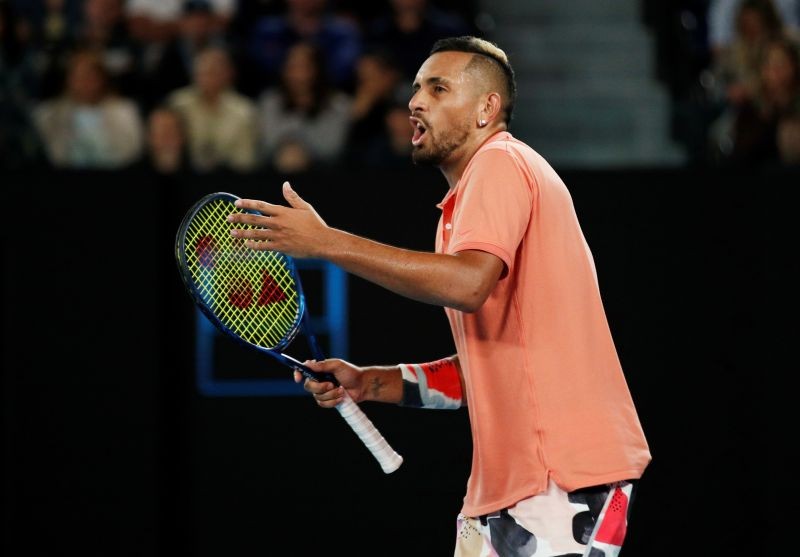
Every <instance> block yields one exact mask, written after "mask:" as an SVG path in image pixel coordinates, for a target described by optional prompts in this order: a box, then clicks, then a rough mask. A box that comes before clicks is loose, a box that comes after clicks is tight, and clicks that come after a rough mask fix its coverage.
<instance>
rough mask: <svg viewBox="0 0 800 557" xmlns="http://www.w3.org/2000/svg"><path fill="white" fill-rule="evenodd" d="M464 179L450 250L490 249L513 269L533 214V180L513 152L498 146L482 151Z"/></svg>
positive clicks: (488, 250) (453, 251)
mask: <svg viewBox="0 0 800 557" xmlns="http://www.w3.org/2000/svg"><path fill="white" fill-rule="evenodd" d="M464 180H465V182H464V184H463V189H462V191H461V192H460V193H459V195H458V198H457V201H456V206H455V209H454V211H453V219H452V227H453V236H452V238H451V240H450V245H449V251H450V252H451V253H456V252H458V251H463V250H468V249H474V250H481V251H486V252H489V253H492V254H494V255H496V256H497V257H499V258H500V259H502V260H503V262H504V263H505V264H506V267H507V269H510V268H512V267H513V263H514V254H515V253H516V251H517V247H518V246H519V244H520V242H521V241H522V237H523V235H524V234H525V230H526V229H527V228H528V223H529V222H530V219H531V215H532V209H533V197H534V196H533V184H532V182H531V180H529V179H527V178H526V176H525V174H524V173H523V172H522V169H521V168H520V165H519V163H518V162H517V160H516V158H515V157H514V155H513V154H512V153H510V152H508V151H506V150H504V149H497V148H493V149H487V150H486V151H484V152H481V153H478V154H477V155H476V157H475V159H474V160H473V161H472V163H471V164H470V167H469V168H468V169H467V173H466V174H465V176H464Z"/></svg>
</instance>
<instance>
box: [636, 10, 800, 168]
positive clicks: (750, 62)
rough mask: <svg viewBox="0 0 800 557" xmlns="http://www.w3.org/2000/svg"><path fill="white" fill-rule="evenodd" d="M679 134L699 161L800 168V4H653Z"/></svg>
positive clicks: (702, 163) (716, 165) (730, 165)
mask: <svg viewBox="0 0 800 557" xmlns="http://www.w3.org/2000/svg"><path fill="white" fill-rule="evenodd" d="M647 7H648V8H649V10H650V11H649V22H650V24H651V26H652V27H653V28H654V29H656V30H657V31H658V33H657V36H658V37H659V60H660V64H659V67H660V68H661V69H660V77H661V78H662V79H663V80H664V81H666V82H667V83H668V84H669V86H670V91H671V93H672V98H673V102H674V104H673V106H674V107H675V110H674V120H673V123H674V128H673V129H674V133H675V137H676V138H677V139H679V140H680V141H681V142H683V144H684V145H685V146H686V148H687V152H688V153H689V154H690V157H691V161H690V162H691V163H692V164H695V165H699V166H704V167H712V168H720V167H722V168H741V169H743V168H749V169H752V168H757V169H760V168H785V167H788V166H792V167H794V166H798V165H800V0H677V1H676V2H674V3H672V2H670V3H666V2H664V3H662V2H658V1H657V0H653V1H652V2H650V3H649V4H648V5H647Z"/></svg>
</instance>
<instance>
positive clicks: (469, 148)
mask: <svg viewBox="0 0 800 557" xmlns="http://www.w3.org/2000/svg"><path fill="white" fill-rule="evenodd" d="M505 129H506V126H505V124H502V125H490V126H487V127H485V128H478V131H477V132H476V133H474V134H472V135H471V136H470V137H469V138H468V139H467V140H466V141H465V142H464V144H463V145H462V146H461V147H459V148H458V149H456V150H455V151H453V153H452V155H451V156H450V158H449V159H448V160H446V161H444V162H442V164H440V165H439V170H441V172H442V174H443V175H444V177H445V179H446V180H447V185H448V186H449V187H450V189H453V188H455V187H456V185H458V182H459V180H461V176H462V175H463V174H464V170H466V168H467V165H468V164H469V161H471V160H472V157H473V156H474V155H475V153H476V152H477V151H478V149H480V148H481V146H482V145H483V144H484V143H486V141H487V140H488V139H489V138H490V137H492V136H493V135H494V134H496V133H497V132H500V131H505Z"/></svg>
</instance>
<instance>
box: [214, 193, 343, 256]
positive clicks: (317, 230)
mask: <svg viewBox="0 0 800 557" xmlns="http://www.w3.org/2000/svg"><path fill="white" fill-rule="evenodd" d="M283 197H284V198H285V199H286V201H287V202H288V203H289V207H286V206H283V205H273V204H272V203H267V202H265V201H258V200H255V199H239V200H237V201H236V206H237V207H239V208H240V209H249V210H255V211H258V212H259V213H261V214H260V215H254V214H251V213H233V214H231V215H230V216H229V217H228V222H231V223H234V224H249V225H252V226H255V227H256V228H252V229H241V228H233V229H231V236H233V237H235V238H243V239H245V240H246V242H245V245H246V246H247V247H249V248H251V249H254V250H257V251H263V250H274V251H280V252H282V253H285V254H286V255H289V256H291V257H297V258H317V257H321V256H322V254H323V252H324V251H325V250H324V248H325V246H326V245H328V243H329V240H328V237H329V232H330V230H331V229H330V228H329V227H328V225H327V224H325V221H323V220H322V218H321V217H320V216H319V214H317V212H316V211H315V210H314V207H312V206H311V204H310V203H307V202H306V201H304V200H303V199H302V198H301V197H300V196H299V195H297V192H295V191H294V190H293V189H292V187H291V186H290V185H289V182H284V183H283Z"/></svg>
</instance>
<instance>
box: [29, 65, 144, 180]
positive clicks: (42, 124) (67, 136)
mask: <svg viewBox="0 0 800 557" xmlns="http://www.w3.org/2000/svg"><path fill="white" fill-rule="evenodd" d="M33 119H34V122H35V125H36V129H37V131H38V134H39V136H40V138H41V141H42V143H43V144H44V147H45V152H46V155H47V157H48V159H49V160H50V162H52V163H53V164H54V165H55V166H59V167H70V168H99V169H112V168H121V167H124V166H127V165H129V164H131V163H133V162H135V161H136V160H137V159H138V158H139V157H140V155H141V152H142V146H143V125H142V121H141V117H140V114H139V111H138V108H137V106H136V104H135V103H134V102H133V101H132V100H130V99H128V98H125V97H120V96H117V95H116V94H115V93H114V92H113V91H112V90H111V88H110V84H109V80H108V74H107V73H106V70H105V68H104V66H103V64H102V60H101V57H100V56H99V55H98V54H97V53H96V52H94V51H88V50H87V51H77V52H75V53H74V54H73V55H72V57H71V58H70V60H69V65H68V70H67V77H66V84H65V87H64V92H63V94H61V95H60V96H59V97H57V98H55V99H51V100H47V101H43V102H42V103H40V104H39V105H38V106H37V107H36V108H35V110H34V114H33Z"/></svg>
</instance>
